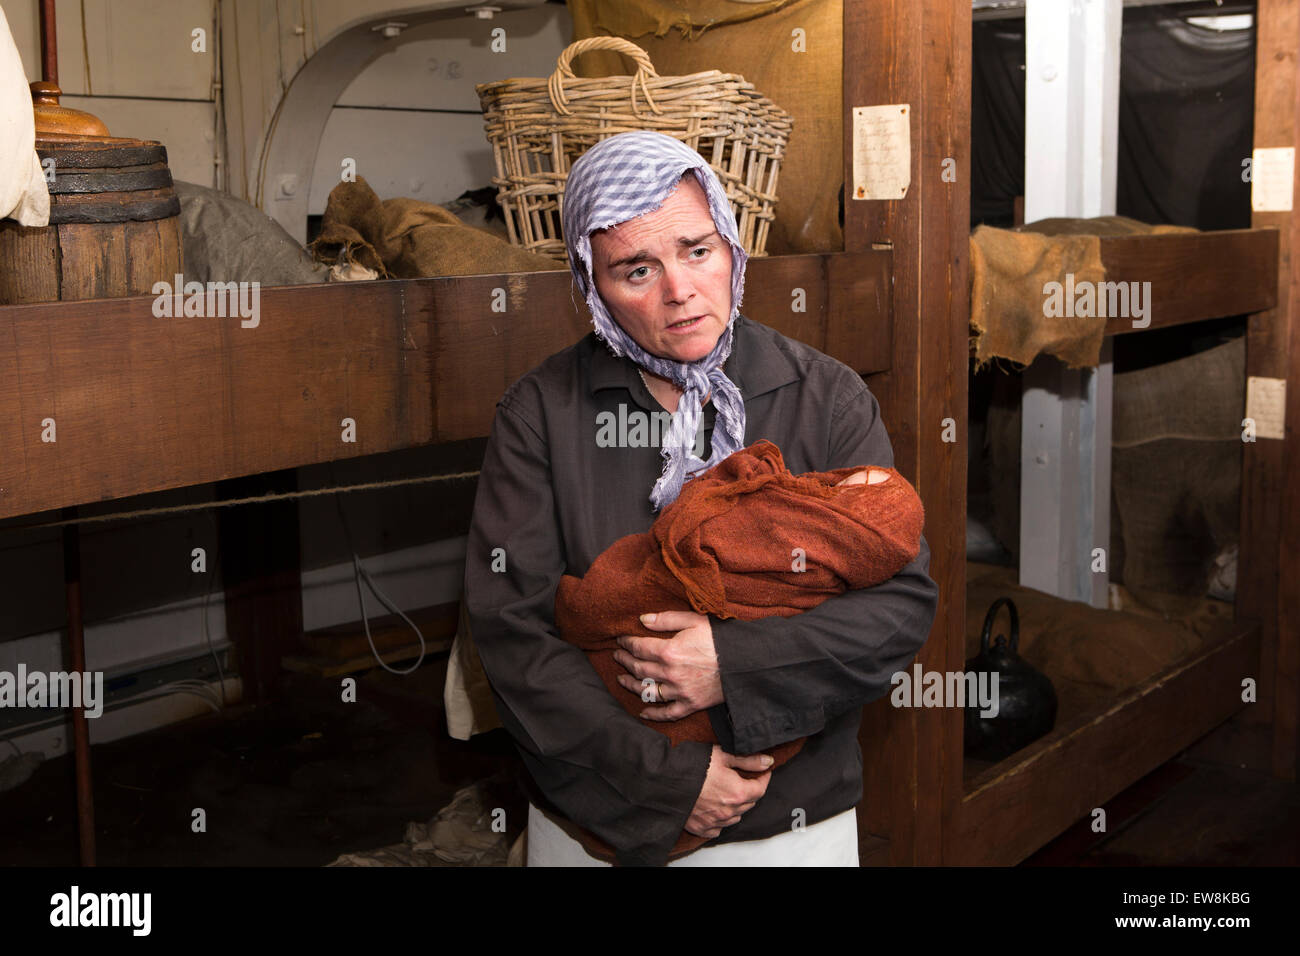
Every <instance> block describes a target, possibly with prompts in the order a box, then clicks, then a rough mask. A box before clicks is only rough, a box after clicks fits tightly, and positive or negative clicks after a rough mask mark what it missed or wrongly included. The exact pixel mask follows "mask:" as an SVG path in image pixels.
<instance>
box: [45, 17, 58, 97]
mask: <svg viewBox="0 0 1300 956" xmlns="http://www.w3.org/2000/svg"><path fill="white" fill-rule="evenodd" d="M41 79H43V80H44V81H45V82H46V83H54V84H56V85H57V84H58V82H59V41H58V37H56V36H55V17H54V0H41Z"/></svg>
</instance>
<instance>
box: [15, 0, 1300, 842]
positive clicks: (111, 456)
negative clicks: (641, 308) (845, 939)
mask: <svg viewBox="0 0 1300 956" xmlns="http://www.w3.org/2000/svg"><path fill="white" fill-rule="evenodd" d="M970 18H971V10H970V5H969V4H964V3H953V2H952V0H845V3H844V53H845V58H844V90H843V93H844V95H843V110H844V129H845V130H846V134H845V143H844V159H845V168H846V170H848V169H852V149H853V142H852V129H853V117H852V109H853V107H854V106H861V105H875V104H887V103H908V104H911V109H912V112H913V121H912V127H911V129H912V150H911V163H912V176H911V181H912V186H911V188H910V189H909V190H908V193H907V197H906V198H905V199H903V200H898V201H888V202H855V201H850V202H847V203H846V210H845V228H844V233H845V241H844V251H843V252H836V253H828V254H813V255H788V256H772V257H766V258H759V259H754V260H751V263H750V266H749V270H748V276H747V293H748V294H747V296H746V304H745V312H746V314H748V315H750V316H752V317H753V318H755V319H756V320H758V321H760V322H763V323H765V324H768V325H771V326H773V327H774V328H776V329H778V330H779V331H781V332H783V333H785V334H787V335H791V336H793V337H796V338H799V339H802V340H803V341H806V342H808V343H809V344H811V345H813V346H814V347H816V348H818V349H821V350H823V351H825V352H827V353H828V354H831V355H833V356H835V357H836V358H839V359H840V360H842V361H844V362H846V363H847V364H849V365H850V366H852V367H853V368H855V369H857V370H858V371H859V372H861V373H862V374H863V375H864V376H866V380H867V383H868V385H869V386H870V387H871V389H872V391H873V392H874V393H875V394H876V395H877V397H878V398H879V400H880V402H881V405H882V409H883V413H884V420H885V422H886V424H887V427H888V429H889V432H890V435H891V438H892V440H893V445H894V452H895V458H896V465H897V467H898V468H899V470H900V471H901V472H902V473H903V474H905V475H906V476H907V477H908V478H909V479H910V480H911V481H912V482H913V483H914V484H915V485H916V487H917V488H918V489H919V491H920V493H921V495H922V498H923V500H924V501H925V504H926V511H927V516H928V521H927V527H926V534H927V538H928V540H929V542H930V545H931V549H932V554H933V558H932V565H931V575H932V577H934V579H935V580H936V581H937V582H938V584H939V587H940V594H941V598H940V606H939V612H938V616H937V618H936V621H935V625H934V628H933V631H932V633H931V636H930V639H929V641H928V642H927V644H926V645H925V647H924V648H923V650H922V652H921V655H920V658H919V660H920V662H921V664H922V666H923V667H924V668H925V669H926V670H943V671H959V670H961V669H962V668H963V666H964V657H965V650H964V649H965V644H966V634H965V601H966V589H965V562H966V554H965V551H966V539H965V527H966V521H965V516H966V502H965V498H966V451H965V447H964V445H965V441H964V437H965V422H966V419H967V372H968V329H967V322H968V315H969V303H968V290H967V257H968V254H967V248H968V245H967V244H968V236H969V218H968V216H969V193H968V186H967V185H966V184H968V183H969V171H970V156H969V112H970V73H971V71H970V46H971V36H970ZM1259 18H1260V19H1259V23H1260V34H1259V36H1260V41H1259V54H1258V63H1259V67H1258V83H1257V98H1258V113H1257V115H1258V121H1257V133H1256V142H1257V144H1258V145H1261V146H1278V145H1292V144H1293V142H1294V139H1295V131H1296V126H1295V117H1296V114H1297V106H1296V87H1295V75H1294V68H1293V67H1291V68H1290V72H1288V69H1287V67H1286V63H1288V62H1289V63H1294V57H1293V54H1294V52H1295V48H1296V36H1297V29H1296V27H1297V23H1296V13H1295V10H1294V8H1290V9H1288V8H1287V6H1286V4H1284V3H1283V2H1282V0H1261V4H1260V13H1259ZM1275 48H1277V49H1282V50H1285V51H1287V52H1289V53H1290V54H1292V56H1291V58H1290V59H1286V58H1281V57H1275V56H1274V55H1272V53H1273V51H1274V49H1275ZM865 51H870V54H869V55H868V54H867V53H866V52H865ZM1283 107H1285V108H1283ZM949 158H951V159H955V160H956V167H957V171H958V176H957V181H956V183H955V184H954V183H949V182H945V181H944V180H943V179H942V178H941V177H940V175H939V171H940V170H941V168H942V164H943V161H944V160H945V159H949ZM1256 225H1257V226H1259V227H1261V228H1259V229H1251V230H1239V231H1233V232H1224V233H1203V234H1199V235H1195V236H1174V237H1161V236H1153V237H1141V238H1124V239H1111V240H1105V241H1103V251H1104V258H1105V261H1106V264H1107V269H1108V271H1109V270H1111V269H1113V270H1114V277H1115V278H1138V279H1141V280H1144V281H1151V282H1152V284H1153V296H1154V297H1157V299H1158V300H1159V301H1161V302H1162V303H1164V308H1162V309H1161V312H1160V316H1159V318H1158V319H1157V320H1156V321H1153V323H1152V326H1153V327H1156V326H1168V325H1174V324H1179V323H1186V322H1194V321H1197V320H1200V319H1205V318H1211V317H1214V316H1222V315H1237V314H1243V313H1254V314H1253V316H1252V318H1251V324H1250V340H1249V359H1248V362H1249V374H1253V375H1269V376H1274V377H1283V378H1285V377H1287V373H1288V371H1290V370H1292V369H1295V370H1296V371H1297V372H1300V335H1297V336H1295V337H1294V339H1288V331H1289V328H1290V323H1291V316H1292V314H1293V311H1294V310H1293V305H1292V303H1293V301H1294V295H1295V293H1294V292H1293V291H1292V283H1291V276H1292V270H1291V267H1290V265H1289V248H1290V238H1291V229H1292V226H1291V222H1290V216H1289V215H1278V214H1267V215H1260V216H1259V217H1258V218H1257V221H1256ZM1270 227H1272V228H1270ZM1275 229H1280V230H1281V231H1280V232H1278V231H1275ZM1279 262H1280V263H1281V265H1280V268H1279ZM1189 266H1194V267H1196V268H1198V269H1202V270H1204V272H1203V284H1202V285H1201V286H1198V287H1196V288H1195V289H1193V288H1191V287H1189V286H1188V285H1187V284H1186V283H1185V282H1184V280H1183V279H1181V278H1180V276H1182V275H1185V274H1186V271H1187V268H1188V267H1189ZM1126 272H1127V273H1131V275H1126ZM569 285H570V277H569V274H568V272H567V271H556V272H548V273H529V274H510V275H484V276H471V277H449V278H433V279H417V280H397V281H387V282H371V283H359V284H358V283H342V284H338V285H329V286H313V287H293V288H276V289H265V290H263V291H262V297H261V318H260V323H259V326H258V328H256V329H244V328H241V327H240V324H239V320H238V319H192V318H177V319H161V320H160V319H156V318H155V317H154V316H153V315H152V312H151V304H152V299H151V298H149V297H137V298H126V299H112V300H95V301H85V302H68V303H60V304H49V305H28V306H11V307H6V308H0V342H3V343H4V345H3V347H2V349H0V406H2V407H3V408H4V409H5V410H6V414H5V415H3V416H0V442H3V446H2V447H3V448H4V452H5V453H4V454H3V455H0V519H8V518H13V517H15V516H22V515H33V516H34V515H36V514H37V513H40V512H49V511H53V510H54V509H60V508H68V507H71V506H76V505H84V504H87V503H92V502H101V501H106V500H109V499H116V498H122V497H126V496H129V495H136V494H144V493H148V492H153V491H158V490H162V489H167V488H178V487H183V486H187V485H194V484H199V483H204V482H212V481H221V482H222V483H223V484H222V488H223V490H232V489H233V488H235V487H236V486H237V487H238V490H239V491H240V492H241V493H245V494H247V493H256V489H262V490H268V491H269V490H292V488H293V474H294V473H293V471H292V469H294V468H296V467H299V466H302V465H308V464H312V463H318V462H326V461H331V460H335V459H341V458H349V457H356V456H361V455H370V454H376V453H381V452H386V451H392V450H396V449H403V448H411V447H414V446H418V445H425V444H430V443H440V442H451V441H457V440H460V439H466V438H473V437H480V436H484V435H486V434H487V432H488V429H489V426H490V424H491V421H492V416H493V411H494V406H495V402H496V400H497V398H498V397H499V395H500V394H501V393H502V391H503V390H504V389H505V388H506V386H508V385H509V384H510V383H511V382H512V381H514V380H515V379H516V378H518V377H519V376H520V375H522V374H523V373H524V372H526V371H528V370H529V369H530V368H532V367H533V366H534V365H535V364H536V363H537V362H538V361H540V360H541V359H542V358H544V357H545V356H547V355H549V354H551V353H553V352H555V351H557V350H559V349H561V348H564V347H566V346H568V345H570V344H571V343H572V342H573V341H575V340H576V339H577V338H579V337H581V336H582V335H583V334H585V332H586V331H587V328H588V327H589V326H588V321H587V318H586V316H585V314H580V313H577V312H575V311H574V308H573V305H572V301H571V299H570V293H569ZM795 286H798V287H801V288H803V289H805V290H806V292H807V297H808V311H807V312H806V313H800V314H798V315H791V314H790V313H789V312H788V310H786V311H783V310H781V309H779V308H777V307H776V306H775V303H779V302H784V301H788V296H787V294H786V293H787V292H788V290H789V289H790V288H791V287H795ZM498 288H504V289H506V290H508V297H507V298H508V303H509V306H508V310H507V311H506V312H504V313H498V312H493V311H491V308H490V304H491V303H492V302H493V300H494V296H493V295H492V291H493V290H494V289H498ZM1175 304H1176V305H1175ZM1108 331H1113V332H1114V333H1115V334H1120V333H1125V334H1133V330H1132V329H1130V328H1121V327H1116V328H1113V329H1109V330H1108ZM1294 394H1295V393H1294V391H1293V398H1292V404H1293V405H1295V404H1296V403H1297V400H1296V399H1295V398H1294ZM1293 413H1294V414H1300V409H1294V408H1293ZM46 416H53V417H56V419H57V421H58V426H59V432H58V435H59V439H60V440H59V441H58V442H57V443H55V444H46V443H42V442H41V441H40V437H39V435H40V429H39V423H40V421H41V419H42V418H44V417H46ZM345 418H352V419H354V420H355V422H356V443H355V444H354V445H343V444H342V443H341V441H340V432H341V429H342V425H341V423H342V420H343V419H345ZM946 419H952V420H953V421H954V422H955V423H956V426H957V429H958V435H959V436H960V440H959V441H957V442H944V441H941V440H940V439H939V435H940V432H941V430H942V429H943V427H944V422H945V420H946ZM1287 474H1289V475H1292V476H1294V475H1297V474H1300V440H1296V439H1290V440H1288V441H1286V442H1278V441H1274V442H1271V443H1267V442H1266V443H1261V444H1260V445H1257V446H1253V447H1251V448H1250V449H1249V451H1248V452H1247V455H1246V463H1245V470H1244V485H1243V496H1242V500H1243V504H1242V514H1243V523H1242V540H1241V553H1242V558H1241V567H1242V578H1241V582H1242V583H1241V585H1240V587H1239V590H1238V598H1237V604H1236V626H1235V628H1234V630H1233V632H1232V634H1231V635H1230V636H1229V637H1228V638H1227V639H1225V640H1223V641H1220V642H1217V643H1215V644H1213V645H1212V646H1208V647H1206V648H1204V649H1203V651H1202V652H1201V653H1199V654H1197V655H1195V656H1194V658H1193V659H1189V660H1184V661H1180V662H1179V663H1178V664H1177V665H1176V666H1173V667H1171V668H1169V669H1168V670H1167V671H1166V672H1164V673H1162V674H1160V675H1158V676H1157V677H1156V678H1155V679H1153V680H1151V681H1148V682H1147V683H1145V684H1143V685H1142V686H1139V687H1134V688H1131V689H1130V690H1129V691H1128V692H1126V693H1124V694H1122V695H1121V696H1120V697H1119V698H1118V699H1116V700H1115V701H1114V702H1113V703H1112V705H1111V706H1109V707H1108V708H1106V709H1105V710H1104V711H1103V712H1099V713H1096V714H1093V715H1090V716H1088V717H1087V718H1086V719H1079V720H1074V721H1071V722H1068V723H1065V724H1063V725H1061V726H1058V727H1057V728H1056V729H1055V730H1054V731H1053V732H1052V733H1051V734H1050V735H1048V736H1047V737H1045V738H1043V739H1041V740H1039V741H1037V742H1036V743H1034V744H1033V745H1031V746H1030V747H1028V748H1026V749H1024V750H1022V751H1020V752H1019V753H1017V754H1014V755H1012V757H1010V758H1008V759H1007V760H1005V761H1003V762H1002V763H1000V764H998V765H997V766H995V767H993V768H990V769H989V770H988V771H987V772H985V773H983V774H980V775H978V776H977V777H976V778H974V780H973V781H972V782H971V785H970V786H969V787H968V786H967V784H966V781H965V780H964V775H963V755H962V713H961V711H960V710H953V709H934V710H928V709H924V708H919V709H895V708H893V707H891V706H890V705H889V703H888V700H887V699H883V700H880V701H877V702H875V703H874V704H872V705H871V706H869V707H868V708H866V711H865V713H864V720H863V725H862V732H861V740H862V743H863V753H864V764H865V767H864V770H865V773H864V780H865V794H864V800H863V803H862V804H861V806H860V807H859V819H860V823H861V827H860V831H861V834H862V836H861V843H862V846H861V851H862V860H863V862H864V863H865V864H886V863H887V864H903V865H906V864H924V865H934V864H1013V863H1016V862H1018V861H1019V860H1022V859H1024V858H1025V857H1026V856H1027V855H1029V854H1030V853H1032V852H1033V851H1035V850H1036V849H1038V848H1039V847H1041V846H1042V845H1043V844H1044V843H1045V842H1047V841H1048V840H1050V839H1052V838H1053V837H1054V836H1056V835H1057V834H1059V833H1061V832H1062V831H1063V830H1064V829H1065V828H1067V827H1068V826H1069V825H1071V824H1072V823H1074V822H1075V821H1077V820H1079V819H1081V818H1083V817H1084V816H1086V815H1087V814H1088V813H1089V812H1090V811H1091V809H1092V808H1094V807H1097V806H1102V805H1104V804H1105V802H1106V801H1107V800H1109V799H1111V798H1112V797H1113V796H1114V795H1115V794H1117V793H1118V792H1120V791H1121V790H1123V789H1124V788H1125V787H1127V786H1128V785H1130V784H1131V783H1132V782H1134V781H1135V780H1137V779H1139V778H1140V777H1141V776H1143V775H1144V774H1146V773H1148V772H1150V771H1151V770H1153V769H1154V768H1156V767H1157V766H1159V765H1160V764H1161V763H1163V762H1165V761H1167V760H1168V759H1169V758H1171V757H1172V756H1174V755H1175V754H1176V753H1178V752H1179V751H1180V750H1182V749H1183V748H1185V747H1187V746H1188V745H1189V744H1191V743H1192V742H1193V741H1196V740H1197V739H1198V738H1200V737H1202V736H1204V735H1205V734H1207V733H1208V732H1210V731H1211V730H1213V729H1214V728H1216V727H1218V726H1219V725H1221V724H1223V723H1224V722H1225V721H1227V720H1228V719H1229V718H1230V717H1232V715H1233V714H1234V713H1235V712H1237V711H1238V710H1241V709H1242V708H1243V707H1244V706H1245V705H1243V704H1242V703H1241V701H1240V697H1239V690H1238V688H1237V687H1236V685H1235V679H1234V680H1233V681H1228V682H1225V681H1223V680H1221V679H1220V677H1221V675H1223V674H1225V673H1228V674H1232V675H1237V674H1257V675H1258V677H1259V683H1260V688H1261V696H1260V703H1259V704H1258V705H1255V707H1256V713H1257V714H1259V715H1261V716H1260V718H1259V719H1261V720H1266V721H1267V722H1268V724H1269V725H1270V726H1271V737H1270V741H1271V747H1272V751H1271V753H1270V755H1269V760H1270V768H1271V769H1272V771H1273V772H1274V773H1276V774H1278V775H1279V776H1285V777H1290V778H1294V774H1295V747H1296V703H1297V683H1296V680H1297V669H1298V665H1300V662H1298V661H1297V639H1296V635H1295V633H1294V631H1293V630H1288V628H1287V624H1288V623H1289V624H1290V625H1291V626H1294V622H1295V621H1296V620H1298V619H1300V598H1297V596H1296V595H1295V594H1294V593H1292V592H1287V591H1280V590H1279V588H1278V580H1279V577H1281V580H1295V579H1296V574H1295V572H1296V570H1297V569H1296V564H1297V562H1300V557H1296V556H1295V555H1294V554H1292V553H1290V552H1288V551H1286V550H1283V549H1280V548H1279V542H1280V540H1284V539H1285V536H1286V535H1287V533H1288V532H1291V533H1294V532H1297V531H1300V495H1296V494H1294V493H1292V494H1291V495H1289V496H1284V494H1283V490H1284V488H1285V487H1286V482H1285V481H1284V476H1285V475H1287ZM247 476H257V477H247ZM254 511H255V512H257V514H255V515H253V514H250V512H254ZM223 512H232V514H227V515H224V516H223V519H222V529H223V543H222V547H223V552H225V553H226V556H225V560H224V561H223V566H224V567H225V568H226V569H228V571H229V575H228V577H227V578H226V580H225V588H226V601H227V608H228V612H227V621H228V628H229V632H230V635H231V637H232V639H233V640H234V641H235V642H236V644H237V646H238V647H239V649H240V659H241V674H243V675H244V678H245V687H246V694H249V695H251V696H253V697H254V698H256V697H259V696H265V695H269V694H271V693H273V692H274V684H275V674H276V672H277V671H278V668H279V661H280V657H281V655H282V653H283V652H284V650H285V649H286V648H285V641H286V636H289V637H291V636H293V635H295V634H296V633H298V632H299V631H300V629H301V605H300V594H299V591H298V587H297V584H298V581H299V571H298V567H297V560H298V552H297V546H296V543H295V541H296V538H294V537H293V536H294V535H295V534H296V527H297V526H296V518H295V517H294V516H293V508H292V506H291V505H290V506H283V505H277V506H259V507H258V508H239V509H223ZM277 515H279V516H282V517H277ZM1279 515H1281V521H1279V520H1278V516H1279ZM32 520H37V519H35V518H33V519H32ZM89 573H93V569H89ZM1288 575H1289V577H1288Z"/></svg>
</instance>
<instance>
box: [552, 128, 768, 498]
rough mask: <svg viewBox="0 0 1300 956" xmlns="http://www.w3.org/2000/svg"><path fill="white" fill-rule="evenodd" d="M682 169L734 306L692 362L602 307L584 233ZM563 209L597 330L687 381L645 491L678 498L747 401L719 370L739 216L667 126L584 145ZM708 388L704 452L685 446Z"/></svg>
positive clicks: (638, 203)
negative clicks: (722, 263)
mask: <svg viewBox="0 0 1300 956" xmlns="http://www.w3.org/2000/svg"><path fill="white" fill-rule="evenodd" d="M688 169H689V170H694V171H695V178H696V179H697V180H698V181H699V183H700V185H701V186H702V187H704V194H705V195H706V196H707V197H708V201H709V212H710V213H711V214H712V215H713V222H714V224H715V225H716V226H717V229H718V233H719V234H720V235H721V236H722V237H723V238H724V239H726V241H727V242H728V243H730V245H731V314H730V315H729V316H728V318H727V327H726V330H725V331H724V332H723V333H722V335H720V336H718V343H717V345H715V346H714V347H713V351H711V352H710V353H709V354H708V355H706V356H704V358H701V359H698V360H697V361H694V362H677V361H674V360H672V359H667V358H663V357H661V356H658V355H652V354H650V353H649V352H647V351H646V350H645V349H643V348H642V347H641V346H640V345H638V344H637V343H636V341H635V340H634V339H633V338H632V337H631V336H630V335H628V334H627V332H625V331H624V330H623V328H622V327H621V326H620V325H619V324H618V323H617V322H616V321H614V318H613V317H612V316H611V315H610V314H609V312H608V310H606V308H605V303H604V301H603V300H602V299H601V297H600V293H599V292H597V291H596V280H595V277H594V275H593V274H592V261H591V234H592V233H593V232H595V231H596V230H598V229H607V228H609V227H610V226H616V225H618V224H619V223H623V222H627V221H628V220H629V219H635V218H636V217H637V216H642V215H645V214H646V213H648V212H653V211H654V210H656V209H658V208H659V207H660V206H661V205H663V201H664V200H665V199H666V198H667V197H668V194H669V193H671V192H672V191H673V189H674V188H675V187H676V186H677V183H678V181H679V180H680V179H681V177H682V174H683V173H684V172H686V171H687V170H688ZM562 216H563V227H564V239H565V243H566V244H567V245H568V250H569V268H570V269H571V270H572V271H573V276H574V278H575V279H576V280H577V283H578V288H579V289H580V290H581V292H582V295H583V297H584V298H585V299H586V300H587V307H588V308H589V309H590V310H591V317H592V322H593V324H594V325H595V327H596V335H597V336H599V337H600V338H601V339H602V340H603V341H604V342H605V345H606V346H608V348H609V350H610V352H612V353H613V354H614V356H615V357H616V358H617V357H621V356H623V355H627V356H628V357H629V358H631V359H632V361H633V362H635V363H636V364H637V365H639V366H641V367H642V368H644V369H646V370H647V371H650V372H653V373H655V374H656V375H661V376H663V377H664V378H667V379H670V380H671V381H673V382H675V383H676V384H677V386H678V387H679V388H682V389H684V394H683V395H682V397H681V398H680V399H679V400H678V403H677V411H676V412H675V413H674V414H673V418H672V425H671V427H670V428H669V430H668V434H667V436H666V437H665V438H664V440H663V448H662V449H661V454H662V455H663V458H664V469H663V474H662V475H661V476H660V478H659V480H658V481H657V482H656V483H655V486H654V489H653V491H652V492H651V494H650V500H651V502H652V503H653V504H654V507H655V510H656V511H658V510H660V509H662V508H663V507H665V506H666V505H669V504H671V503H672V502H674V501H676V500H677V496H678V495H679V494H680V493H681V490H682V485H683V484H684V483H685V482H686V480H687V478H689V477H691V476H693V475H695V474H696V473H698V472H700V471H703V470H704V469H706V468H710V467H712V466H713V465H716V464H717V463H718V462H720V461H722V460H723V459H724V458H726V457H727V456H728V455H730V454H731V453H732V452H733V451H736V450H737V449H739V448H742V447H743V446H744V442H745V403H744V401H743V400H742V399H741V397H740V390H739V389H737V388H736V385H735V383H734V382H732V381H731V379H729V378H727V376H726V375H725V374H724V373H723V371H722V364H723V363H724V362H725V361H726V360H727V356H728V355H730V354H731V344H732V339H733V337H734V333H735V325H736V316H737V315H738V314H739V313H740V300H741V298H742V296H743V295H744V291H745V263H746V261H747V260H748V258H749V257H748V255H747V254H746V252H745V250H744V248H743V247H742V246H741V244H740V233H739V230H738V229H737V228H736V218H735V216H734V215H733V214H732V211H731V204H730V202H728V200H727V195H726V193H725V192H724V191H723V189H722V183H721V182H719V181H718V177H717V175H716V174H715V173H714V172H713V170H712V169H710V168H709V164H708V163H707V162H706V161H705V159H704V157H703V156H701V155H700V154H699V153H697V152H695V150H693V149H691V148H690V147H689V146H687V145H685V144H684V143H682V142H681V141H679V140H676V139H673V138H672V137H671V136H668V135H666V134H664V133H655V132H649V131H645V132H634V133H620V134H619V135H617V136H611V137H610V138H609V139H606V140H602V141H601V142H599V143H597V144H596V145H595V146H593V147H591V149H589V150H587V152H586V153H584V154H583V155H582V156H581V157H580V158H579V159H578V161H577V162H575V163H574V164H573V168H572V169H571V170H570V172H569V178H568V181H567V182H566V184H565V188H564V197H563V209H562ZM710 391H712V393H713V394H712V397H711V398H710V401H711V402H713V404H714V407H715V408H716V410H717V418H716V419H715V422H716V426H717V427H715V428H714V430H713V442H712V454H711V455H710V456H709V460H708V461H707V462H705V461H703V460H702V459H700V458H699V457H698V456H697V455H695V454H694V452H693V451H692V448H693V446H694V444H695V441H694V439H695V434H696V432H697V431H699V428H700V419H701V417H702V411H701V406H702V401H703V398H704V396H705V395H706V394H708V393H709V392H710Z"/></svg>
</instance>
